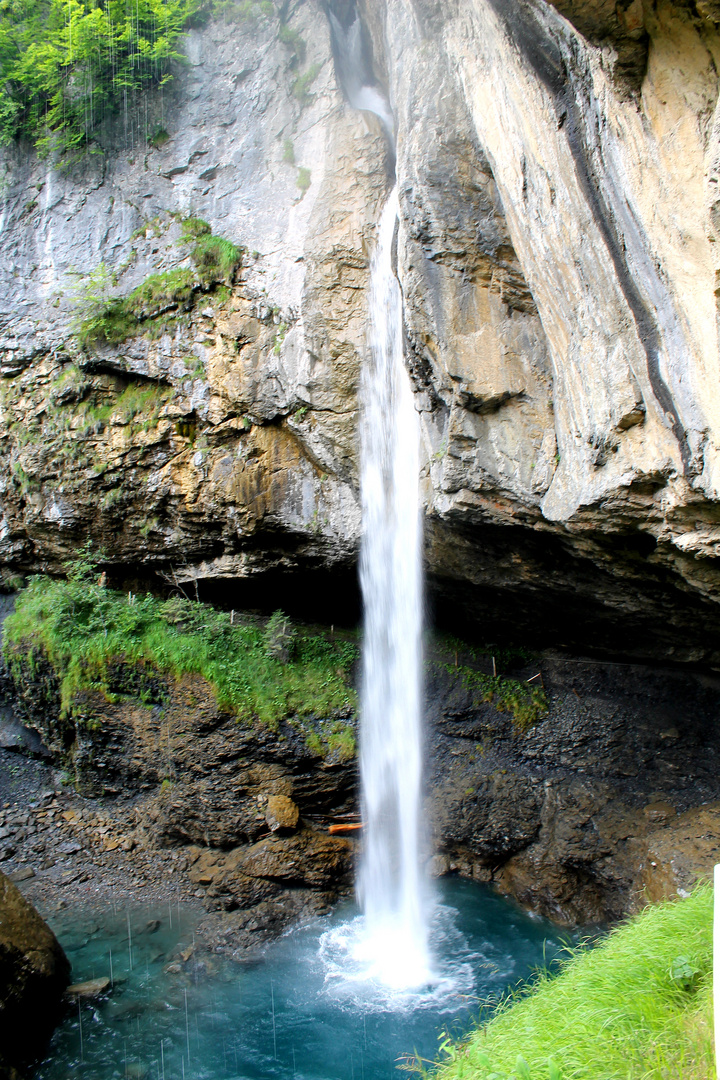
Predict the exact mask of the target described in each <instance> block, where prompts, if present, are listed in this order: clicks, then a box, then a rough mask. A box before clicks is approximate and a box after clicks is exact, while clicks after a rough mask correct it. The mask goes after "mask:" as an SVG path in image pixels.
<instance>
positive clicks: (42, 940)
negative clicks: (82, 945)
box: [0, 872, 70, 1080]
mask: <svg viewBox="0 0 720 1080" xmlns="http://www.w3.org/2000/svg"><path fill="white" fill-rule="evenodd" d="M69 977H70V964H69V963H68V960H67V957H66V956H65V953H64V952H63V950H62V949H61V948H60V945H59V944H58V942H57V940H56V938H55V935H54V934H53V933H52V931H51V930H50V929H49V927H48V926H47V924H46V923H45V922H44V921H43V920H42V919H41V917H40V916H39V915H38V913H37V911H35V909H34V908H33V907H32V906H31V904H29V903H28V901H27V900H26V899H25V898H24V897H23V895H22V894H21V892H20V891H19V889H18V888H17V886H16V885H15V884H13V882H12V880H11V879H10V878H8V877H6V876H5V874H3V873H2V872H0V1076H2V1077H6V1078H8V1080H14V1078H16V1077H19V1076H20V1074H21V1072H24V1070H25V1068H26V1067H27V1066H30V1065H31V1064H32V1063H33V1062H34V1061H36V1060H37V1058H38V1057H39V1055H40V1054H41V1053H42V1052H43V1049H44V1045H45V1043H46V1041H47V1040H48V1038H49V1037H50V1034H51V1033H52V1029H53V1027H54V1026H55V1023H56V1021H57V1019H58V1017H59V1013H60V999H61V996H62V993H63V991H64V990H65V988H66V986H67V984H68V982H69V981H70V979H69Z"/></svg>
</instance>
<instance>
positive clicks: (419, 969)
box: [357, 188, 430, 988]
mask: <svg viewBox="0 0 720 1080" xmlns="http://www.w3.org/2000/svg"><path fill="white" fill-rule="evenodd" d="M397 216H398V195H397V188H395V189H394V190H393V192H392V194H391V196H390V198H389V199H388V202H387V204H386V206H385V209H384V211H383V214H382V217H381V219H380V225H379V230H378V244H377V248H376V251H375V255H374V257H373V260H372V264H371V271H370V342H369V343H370V363H369V364H368V366H367V368H366V370H365V373H364V379H363V386H362V401H363V406H362V427H361V435H362V449H361V462H362V477H361V487H362V512H363V541H362V551H361V560H360V578H361V584H362V592H363V601H364V607H365V645H364V653H363V689H362V729H361V731H362V734H361V747H360V770H361V777H362V786H363V804H364V805H363V816H364V820H365V823H366V827H365V850H364V856H363V861H362V865H361V870H360V877H359V881H358V897H359V900H360V903H361V905H362V907H363V908H364V912H365V934H364V937H363V941H362V943H361V945H360V947H359V950H358V954H357V955H358V959H362V960H364V961H365V962H367V963H368V964H369V969H368V973H369V974H370V975H371V976H372V977H374V978H377V979H379V980H380V981H381V982H383V983H385V984H386V985H390V986H394V987H398V988H400V987H413V986H420V985H422V984H423V983H426V982H427V981H428V980H429V978H430V962H429V954H428V931H427V924H426V911H425V902H424V882H423V879H422V875H421V872H420V858H419V844H420V820H419V819H420V796H421V776H422V733H421V722H420V721H421V629H422V576H421V526H420V513H419V492H418V449H419V424H418V418H417V414H416V412H415V408H414V405H413V397H412V391H411V389H410V381H409V378H408V374H407V372H406V370H405V367H404V364H403V332H402V299H401V296H400V287H399V285H398V282H397V279H396V277H395V275H394V273H393V238H394V234H395V226H396V223H397Z"/></svg>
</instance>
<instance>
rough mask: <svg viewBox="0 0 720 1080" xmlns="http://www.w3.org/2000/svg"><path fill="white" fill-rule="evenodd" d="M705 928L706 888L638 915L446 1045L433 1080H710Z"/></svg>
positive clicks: (413, 1065) (709, 912)
mask: <svg viewBox="0 0 720 1080" xmlns="http://www.w3.org/2000/svg"><path fill="white" fill-rule="evenodd" d="M712 922H713V892H712V889H711V887H710V886H709V885H701V886H700V887H698V888H697V889H696V890H695V891H694V892H693V893H692V894H691V895H690V897H689V898H687V899H685V900H673V901H667V902H664V903H662V904H658V905H657V906H652V907H647V908H645V910H644V911H642V912H641V913H640V914H639V915H637V916H636V917H635V918H633V919H631V920H630V921H628V922H627V923H625V924H623V925H622V926H620V927H618V928H616V929H615V930H613V931H611V933H610V934H609V935H608V936H607V938H606V939H605V940H604V941H603V942H602V943H601V944H599V945H597V946H596V947H595V948H590V949H580V950H577V951H575V952H573V953H572V954H571V956H570V958H569V959H568V960H566V961H564V962H563V963H562V965H561V970H560V973H559V974H555V975H553V974H552V973H550V972H544V973H541V974H540V975H539V976H538V977H537V980H536V981H535V982H534V984H532V985H531V987H530V988H529V989H528V990H527V991H526V992H525V993H520V994H514V995H511V996H510V997H509V998H507V999H506V1000H505V1001H503V1002H502V1003H501V1005H500V1007H499V1009H498V1010H497V1011H496V1012H495V1014H494V1015H493V1017H492V1018H491V1019H490V1020H489V1021H488V1022H487V1023H485V1024H483V1025H482V1026H480V1027H478V1028H477V1030H476V1031H475V1032H473V1034H471V1035H470V1037H469V1038H468V1039H467V1040H466V1041H464V1042H462V1043H459V1044H452V1043H451V1042H450V1041H447V1040H446V1041H445V1042H444V1043H443V1044H442V1047H441V1049H442V1051H443V1055H444V1061H443V1063H442V1064H441V1065H440V1066H439V1067H438V1068H437V1070H436V1071H434V1072H433V1078H434V1080H713V1078H714V1077H715V1060H714V1054H713V1026H712ZM404 1067H405V1068H409V1069H411V1070H414V1071H417V1072H420V1073H423V1074H426V1073H425V1069H424V1068H423V1063H422V1062H412V1061H411V1062H408V1063H407V1064H406V1065H405V1066H404Z"/></svg>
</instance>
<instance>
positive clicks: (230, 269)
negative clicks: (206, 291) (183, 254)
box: [190, 236, 242, 287]
mask: <svg viewBox="0 0 720 1080" xmlns="http://www.w3.org/2000/svg"><path fill="white" fill-rule="evenodd" d="M190 257H191V258H192V261H193V262H194V263H195V267H196V269H197V272H198V277H199V278H200V281H201V283H202V284H203V285H204V286H206V287H209V286H210V285H212V284H213V282H215V281H224V282H227V283H228V284H229V283H230V282H231V281H232V279H233V275H234V273H235V271H236V270H237V268H238V266H239V265H240V262H241V260H242V251H241V250H240V248H239V247H237V246H236V245H235V244H233V243H232V242H231V241H230V240H224V239H223V238H222V237H221V236H201V237H199V239H198V242H197V243H196V244H195V246H194V248H193V249H192V251H191V252H190Z"/></svg>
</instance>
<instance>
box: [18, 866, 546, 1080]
mask: <svg viewBox="0 0 720 1080" xmlns="http://www.w3.org/2000/svg"><path fill="white" fill-rule="evenodd" d="M437 899H438V903H437V906H436V910H435V914H434V917H433V925H432V931H431V946H432V950H433V954H434V956H435V965H434V978H433V982H432V984H431V985H429V986H428V987H425V988H423V989H422V990H419V991H389V990H385V989H383V988H382V987H380V986H378V985H377V984H374V983H373V982H372V981H369V980H368V979H367V978H365V977H364V973H363V970H362V965H361V963H360V962H358V961H357V960H355V959H354V956H353V953H354V946H355V943H356V941H357V939H358V934H359V933H360V930H361V926H362V920H361V917H360V916H359V915H358V912H357V909H356V908H355V906H354V905H353V904H351V903H346V904H345V905H343V906H341V907H339V908H338V909H337V910H336V911H335V912H334V913H333V914H332V916H329V917H327V918H324V919H318V920H316V921H315V922H314V923H312V924H311V925H308V926H304V927H301V928H298V929H296V930H293V931H291V932H289V933H287V934H285V936H284V937H282V938H281V939H280V940H278V941H276V942H274V943H273V944H272V945H270V946H268V948H267V950H266V952H265V953H264V955H263V957H262V959H261V960H260V961H257V962H255V963H248V964H239V963H235V962H233V961H232V960H229V959H226V958H225V957H222V956H219V955H216V954H207V953H197V954H195V955H196V956H198V957H200V958H201V959H199V961H198V963H196V964H195V966H194V967H193V961H192V960H191V962H190V970H185V971H183V972H181V973H178V972H177V971H175V973H173V972H167V971H166V970H165V969H166V968H167V967H168V965H170V964H172V962H173V960H175V959H176V958H177V955H178V952H179V951H180V950H181V949H182V950H185V949H186V948H187V947H189V946H192V943H193V933H194V928H195V926H196V925H197V922H198V920H199V918H200V917H201V915H202V914H203V913H202V912H199V911H197V910H196V909H192V908H190V907H180V909H179V910H178V907H177V905H173V906H172V908H171V909H168V908H167V907H165V908H162V909H161V908H157V907H155V908H150V907H141V906H139V905H138V906H135V907H131V908H129V909H128V910H125V909H123V910H122V911H119V910H118V911H116V912H115V913H113V911H112V909H110V910H106V909H103V910H87V911H85V912H84V913H81V915H80V917H79V918H78V915H77V913H75V915H74V921H73V923H72V925H70V924H66V925H63V923H62V922H61V921H60V919H59V918H56V919H51V920H50V921H51V923H52V924H53V929H54V930H55V931H56V933H57V934H58V937H59V938H60V941H61V942H62V944H63V946H64V947H65V949H66V951H67V953H68V957H69V959H70V961H71V963H72V965H73V979H74V981H76V982H80V981H83V980H86V979H91V978H98V977H102V976H109V975H110V963H111V959H112V974H113V979H114V988H113V991H112V993H111V994H110V995H109V996H108V997H107V998H106V999H104V1000H102V1001H100V1002H87V1003H84V1004H82V1005H81V1006H80V1008H78V1007H77V1006H74V1007H73V1008H71V1009H70V1010H69V1012H68V1014H67V1016H66V1018H65V1020H64V1022H63V1023H62V1024H61V1026H60V1027H59V1028H58V1030H57V1032H56V1033H55V1035H54V1037H53V1041H52V1043H51V1046H50V1049H49V1052H48V1057H47V1060H46V1062H45V1063H44V1064H43V1065H42V1066H40V1067H39V1069H38V1070H37V1071H36V1073H35V1077H34V1080H70V1078H78V1080H80V1078H84V1080H110V1078H116V1077H117V1078H120V1080H123V1078H133V1080H143V1078H145V1077H147V1078H148V1080H182V1078H183V1077H185V1078H186V1080H220V1078H228V1080H264V1078H271V1077H278V1078H281V1080H295V1078H296V1080H385V1078H389V1077H392V1076H395V1077H397V1076H398V1075H399V1074H398V1073H397V1072H396V1069H397V1065H398V1062H399V1060H400V1059H401V1057H402V1055H403V1054H408V1053H413V1052H417V1053H418V1054H420V1055H421V1056H422V1057H425V1058H434V1057H435V1056H436V1054H437V1048H438V1036H439V1034H440V1032H441V1031H443V1030H450V1031H451V1032H453V1033H454V1034H456V1035H459V1034H461V1033H462V1032H463V1030H465V1029H466V1028H467V1027H468V1025H469V1023H470V1022H471V1020H472V1018H473V1017H474V1016H477V1014H478V1011H479V1007H480V1004H479V1003H480V1002H481V1001H482V1000H484V999H486V998H487V997H488V996H489V995H492V994H496V993H500V992H502V991H503V990H504V989H505V988H507V987H508V986H510V985H513V984H515V983H517V982H518V981H519V980H520V979H522V978H524V977H525V976H527V975H528V974H529V973H530V971H531V970H532V969H533V968H534V967H536V966H538V965H541V964H543V963H544V962H549V961H550V960H551V959H552V958H553V957H554V956H556V955H557V953H558V951H559V949H560V946H561V938H560V934H559V932H558V930H557V928H556V927H553V926H552V924H550V923H547V922H545V921H544V920H541V919H538V918H532V917H531V916H529V915H527V914H526V913H525V912H523V911H522V910H520V909H519V908H518V907H517V906H515V905H513V904H511V903H510V902H508V901H506V900H504V899H502V898H501V897H499V896H497V895H496V894H495V893H493V892H492V891H491V890H489V889H487V888H485V887H484V886H481V885H476V884H474V883H473V882H468V881H463V880H460V879H454V878H449V879H445V880H443V881H442V882H440V883H439V885H438V897H437ZM171 916H172V927H171V925H170V917H171ZM61 917H64V918H67V917H68V916H67V915H65V913H61ZM128 920H129V923H130V936H131V950H130V949H129V947H128V945H129V942H128ZM154 920H159V921H160V925H159V927H157V928H156V927H155V925H154ZM563 940H567V939H566V937H563ZM111 954H112V955H111ZM131 954H132V967H131V963H130V961H131ZM202 957H204V958H205V960H204V961H203V960H202Z"/></svg>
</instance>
